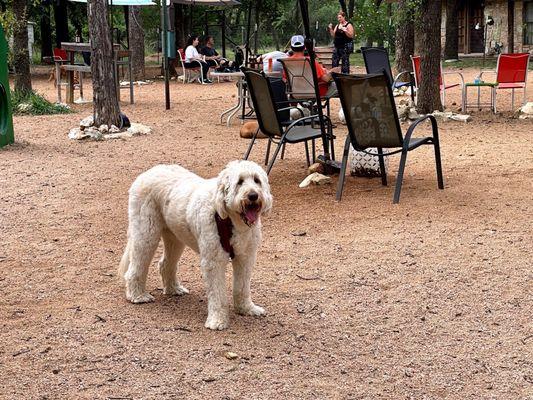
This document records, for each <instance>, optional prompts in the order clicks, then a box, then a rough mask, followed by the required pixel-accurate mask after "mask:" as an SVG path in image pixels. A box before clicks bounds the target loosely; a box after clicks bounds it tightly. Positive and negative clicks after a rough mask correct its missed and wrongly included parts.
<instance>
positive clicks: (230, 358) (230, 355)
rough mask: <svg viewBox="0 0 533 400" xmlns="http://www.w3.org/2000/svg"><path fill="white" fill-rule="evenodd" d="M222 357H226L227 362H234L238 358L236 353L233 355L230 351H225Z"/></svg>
mask: <svg viewBox="0 0 533 400" xmlns="http://www.w3.org/2000/svg"><path fill="white" fill-rule="evenodd" d="M224 357H226V358H227V359H228V360H235V359H236V358H238V357H239V355H238V354H237V353H233V352H232V351H226V352H225V353H224Z"/></svg>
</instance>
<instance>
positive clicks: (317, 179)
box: [300, 172, 331, 188]
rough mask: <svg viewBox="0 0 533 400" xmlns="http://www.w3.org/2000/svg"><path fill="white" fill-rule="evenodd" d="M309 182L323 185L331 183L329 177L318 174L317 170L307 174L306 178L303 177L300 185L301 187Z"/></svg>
mask: <svg viewBox="0 0 533 400" xmlns="http://www.w3.org/2000/svg"><path fill="white" fill-rule="evenodd" d="M311 183H314V184H315V185H324V184H328V183H331V178H330V177H329V176H325V175H322V174H319V173H318V172H314V173H312V174H311V175H309V176H308V177H307V178H305V179H304V180H303V181H302V183H300V187H301V188H304V187H307V186H309V185H310V184H311Z"/></svg>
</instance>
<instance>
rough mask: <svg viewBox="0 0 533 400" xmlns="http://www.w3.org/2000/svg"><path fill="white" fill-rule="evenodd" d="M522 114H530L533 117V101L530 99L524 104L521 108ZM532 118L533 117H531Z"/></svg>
mask: <svg viewBox="0 0 533 400" xmlns="http://www.w3.org/2000/svg"><path fill="white" fill-rule="evenodd" d="M520 114H522V115H530V116H532V117H533V101H530V102H529V103H526V104H524V105H523V106H522V107H521V108H520ZM529 118H531V117H529Z"/></svg>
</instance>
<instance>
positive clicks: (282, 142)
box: [267, 139, 285, 175]
mask: <svg viewBox="0 0 533 400" xmlns="http://www.w3.org/2000/svg"><path fill="white" fill-rule="evenodd" d="M283 144H285V142H284V141H283V139H282V140H280V141H279V143H278V147H276V150H275V151H274V155H273V156H272V159H271V160H270V164H268V168H267V175H268V174H270V170H271V169H272V167H273V166H274V161H276V157H277V156H278V154H279V151H280V150H281V147H282V146H283Z"/></svg>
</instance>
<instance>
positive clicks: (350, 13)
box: [348, 0, 355, 20]
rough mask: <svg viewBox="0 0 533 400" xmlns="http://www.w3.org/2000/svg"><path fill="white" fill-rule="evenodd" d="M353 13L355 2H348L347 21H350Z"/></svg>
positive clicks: (352, 0)
mask: <svg viewBox="0 0 533 400" xmlns="http://www.w3.org/2000/svg"><path fill="white" fill-rule="evenodd" d="M354 11H355V0H348V19H349V20H352V19H353V15H354Z"/></svg>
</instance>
